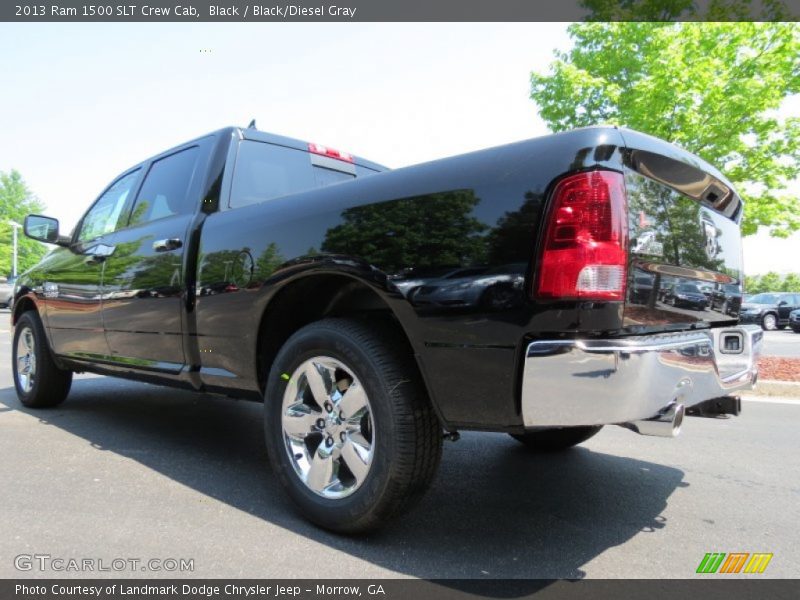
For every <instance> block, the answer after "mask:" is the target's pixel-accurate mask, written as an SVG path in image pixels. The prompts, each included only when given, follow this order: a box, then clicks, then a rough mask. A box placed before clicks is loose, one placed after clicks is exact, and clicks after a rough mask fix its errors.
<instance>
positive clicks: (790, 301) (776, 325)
mask: <svg viewBox="0 0 800 600" xmlns="http://www.w3.org/2000/svg"><path fill="white" fill-rule="evenodd" d="M798 308H800V292H764V293H762V294H756V295H755V296H752V297H751V298H750V299H749V300H747V301H746V302H744V303H743V304H742V309H741V311H739V320H740V321H741V322H742V323H757V324H759V325H761V327H762V329H764V330H766V331H770V330H772V329H783V328H784V327H786V326H787V325H788V324H789V314H790V313H791V312H792V311H794V310H795V309H798Z"/></svg>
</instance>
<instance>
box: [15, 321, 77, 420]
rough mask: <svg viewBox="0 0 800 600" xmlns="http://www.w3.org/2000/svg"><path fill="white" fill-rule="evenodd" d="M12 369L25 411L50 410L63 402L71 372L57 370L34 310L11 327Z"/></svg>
mask: <svg viewBox="0 0 800 600" xmlns="http://www.w3.org/2000/svg"><path fill="white" fill-rule="evenodd" d="M11 369H12V371H13V373H14V386H15V387H16V388H17V397H18V398H19V401H20V402H21V403H22V404H23V406H27V407H28V408H49V407H52V406H57V405H59V404H61V403H62V402H63V401H64V400H66V398H67V395H68V394H69V389H70V386H71V385H72V371H65V370H63V369H59V368H58V366H57V365H56V363H55V361H54V360H53V355H52V353H51V352H50V346H49V345H48V343H47V335H46V334H45V331H44V327H43V326H42V320H41V319H40V318H39V315H38V314H37V313H36V312H35V311H27V312H25V313H23V314H22V316H21V317H20V318H19V321H17V325H16V327H15V328H14V341H13V346H12V360H11Z"/></svg>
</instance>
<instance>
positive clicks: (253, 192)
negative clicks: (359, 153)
mask: <svg viewBox="0 0 800 600" xmlns="http://www.w3.org/2000/svg"><path fill="white" fill-rule="evenodd" d="M353 178H354V175H351V174H349V173H341V172H339V171H334V170H331V169H324V168H321V167H317V166H314V165H312V164H311V160H310V158H309V156H308V153H307V152H304V151H303V150H295V149H294V148H286V147H285V146H276V145H275V144H267V143H265V142H254V141H251V140H243V141H242V142H240V144H239V152H238V156H237V158H236V167H235V169H234V171H233V184H232V187H231V199H230V203H229V206H230V207H231V208H238V207H240V206H247V205H248V204H255V203H256V202H263V201H264V200H269V199H271V198H280V197H281V196H288V195H289V194H295V193H297V192H303V191H306V190H310V189H314V188H317V187H323V186H326V185H330V184H332V183H338V182H340V181H347V180H350V179H353Z"/></svg>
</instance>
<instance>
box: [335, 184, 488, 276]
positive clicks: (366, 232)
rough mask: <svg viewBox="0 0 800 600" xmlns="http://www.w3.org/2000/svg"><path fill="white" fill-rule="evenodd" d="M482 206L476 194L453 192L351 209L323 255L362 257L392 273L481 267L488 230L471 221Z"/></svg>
mask: <svg viewBox="0 0 800 600" xmlns="http://www.w3.org/2000/svg"><path fill="white" fill-rule="evenodd" d="M479 201H480V199H479V198H478V197H477V196H475V194H474V192H472V191H471V190H454V191H449V192H439V193H436V194H431V195H429V196H420V197H415V198H405V199H402V200H393V201H391V202H384V203H381V204H370V205H366V206H356V207H353V208H348V209H347V210H345V211H344V213H343V214H342V216H343V217H344V221H343V223H342V224H341V225H337V226H336V227H333V228H331V229H329V230H328V231H327V232H326V234H325V240H324V242H323V244H322V251H323V252H330V253H334V254H347V255H351V256H359V257H361V258H363V259H364V260H366V261H368V262H370V263H373V264H376V265H380V266H381V268H383V269H384V270H385V271H386V272H387V273H399V272H401V271H402V270H403V269H404V268H407V267H410V266H412V265H413V266H417V267H435V266H442V265H452V266H468V265H473V264H482V263H483V262H485V260H486V251H485V241H484V238H483V234H484V233H485V229H486V227H485V225H483V223H481V222H480V221H479V220H477V219H476V218H475V217H473V216H472V211H473V209H474V208H475V206H476V205H477V204H478V202H479Z"/></svg>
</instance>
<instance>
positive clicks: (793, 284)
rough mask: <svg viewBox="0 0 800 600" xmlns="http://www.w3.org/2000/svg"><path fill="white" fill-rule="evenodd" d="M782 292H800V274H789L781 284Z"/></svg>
mask: <svg viewBox="0 0 800 600" xmlns="http://www.w3.org/2000/svg"><path fill="white" fill-rule="evenodd" d="M781 291H782V292H800V274H798V273H789V274H788V275H787V276H786V277H784V278H783V283H781Z"/></svg>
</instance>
